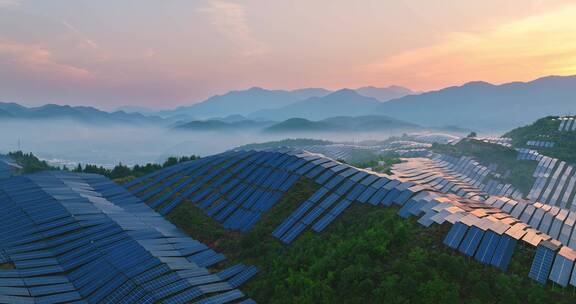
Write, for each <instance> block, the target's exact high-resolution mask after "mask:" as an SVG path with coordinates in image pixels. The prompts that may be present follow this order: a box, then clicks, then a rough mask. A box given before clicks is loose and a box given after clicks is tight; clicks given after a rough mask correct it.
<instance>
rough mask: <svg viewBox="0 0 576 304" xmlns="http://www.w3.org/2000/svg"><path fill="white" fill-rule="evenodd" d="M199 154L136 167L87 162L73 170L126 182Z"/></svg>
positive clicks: (193, 157) (197, 157)
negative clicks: (109, 165)
mask: <svg viewBox="0 0 576 304" xmlns="http://www.w3.org/2000/svg"><path fill="white" fill-rule="evenodd" d="M199 158H200V157H199V156H196V155H192V156H182V157H175V156H171V157H169V158H168V159H167V160H166V161H165V162H164V163H163V164H162V165H160V164H153V163H147V164H146V165H142V166H140V165H135V166H134V167H128V166H125V165H123V164H122V163H120V164H118V165H116V166H115V167H114V168H112V169H107V168H104V167H102V166H96V165H90V164H87V165H85V166H84V167H82V165H80V164H78V166H77V167H76V168H74V169H73V170H72V171H73V172H80V173H95V174H100V175H104V176H106V177H108V178H111V179H113V180H115V181H116V182H118V183H126V182H129V181H130V180H132V179H134V178H136V177H139V176H143V175H146V174H150V173H152V172H154V171H156V170H160V169H162V168H166V167H169V166H173V165H176V164H178V163H182V162H187V161H191V160H196V159H199Z"/></svg>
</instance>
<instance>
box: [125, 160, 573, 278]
mask: <svg viewBox="0 0 576 304" xmlns="http://www.w3.org/2000/svg"><path fill="white" fill-rule="evenodd" d="M410 161H417V162H418V161H419V162H420V163H413V164H411V165H408V166H407V165H406V163H403V164H399V165H397V166H396V167H395V168H394V170H393V171H394V172H396V173H397V174H395V175H392V176H389V175H385V174H379V173H375V172H372V171H366V170H362V169H358V168H354V167H351V166H349V165H346V164H342V163H339V162H337V161H335V160H332V159H330V158H327V157H324V156H322V155H318V154H312V153H308V152H301V151H258V152H257V151H233V152H228V153H224V154H220V155H217V156H213V157H209V158H205V159H203V160H199V161H193V162H189V163H185V164H181V165H178V166H175V167H171V168H168V169H165V170H162V171H159V172H156V173H154V174H152V175H150V176H147V177H143V178H140V179H139V180H136V181H134V182H132V183H131V184H130V185H128V186H129V187H130V188H131V189H132V191H133V192H135V193H138V194H139V195H140V196H145V195H147V194H146V193H147V191H146V188H149V189H150V190H148V191H153V189H155V188H156V187H158V186H155V184H157V183H161V184H163V185H164V186H166V185H167V184H173V185H175V186H174V187H175V188H176V187H178V185H179V184H177V183H176V182H173V181H174V180H177V181H180V182H182V181H186V180H190V176H194V178H193V180H194V181H193V182H189V184H190V185H191V186H190V187H195V188H194V189H196V191H186V190H185V189H186V188H185V187H184V188H181V190H182V191H183V192H186V193H187V195H188V197H189V198H190V199H189V200H190V203H191V204H194V205H195V206H197V207H198V208H202V209H203V210H205V211H206V213H207V214H208V215H210V216H212V217H214V218H217V219H218V220H220V221H221V222H222V223H223V225H224V226H225V227H228V228H230V229H238V227H236V226H233V225H230V224H229V222H228V219H229V218H230V214H233V213H234V212H236V211H237V210H248V209H249V208H250V207H249V206H250V205H251V203H247V201H249V200H250V195H249V194H246V195H244V196H243V198H242V199H240V196H242V193H244V192H246V191H249V192H252V191H255V190H248V189H244V190H242V191H240V190H239V191H238V193H237V194H234V195H231V193H232V192H234V189H236V187H239V185H242V184H250V185H251V186H253V187H254V189H260V188H262V187H263V188H265V189H266V190H267V191H268V192H273V191H279V192H280V193H284V192H286V191H289V189H290V186H291V185H293V182H290V183H288V184H286V185H287V186H285V187H269V186H264V184H262V183H260V182H258V181H257V180H258V179H260V178H262V179H263V180H276V178H270V177H268V178H265V177H262V176H265V175H266V174H263V173H261V172H263V171H261V170H267V172H268V173H267V174H268V175H266V176H271V174H277V176H283V177H282V178H280V180H292V179H293V180H298V179H300V178H301V177H303V176H305V177H306V178H307V179H309V180H311V181H313V182H315V183H316V184H317V185H318V186H319V188H318V190H317V191H316V192H315V193H313V194H312V195H311V196H310V197H308V198H306V199H305V200H304V201H303V202H287V204H294V206H293V207H292V212H291V213H290V214H289V215H288V217H287V218H286V219H284V221H282V222H281V223H280V224H279V225H278V226H277V227H276V228H275V229H274V230H273V232H272V235H273V236H274V237H276V238H277V239H279V240H280V241H281V242H283V243H286V244H289V243H291V242H293V241H294V240H296V239H297V238H298V237H299V236H301V235H302V234H303V233H305V232H307V231H311V232H315V233H319V232H322V231H324V230H325V229H326V228H327V227H329V225H330V224H331V223H332V222H333V221H334V220H336V219H337V218H338V217H339V216H340V215H341V214H342V213H343V212H345V211H346V210H347V209H348V208H350V206H352V205H353V204H370V205H373V206H382V207H389V206H396V207H397V208H398V214H399V216H401V217H404V218H407V217H411V216H414V217H417V222H418V223H420V224H421V225H423V226H426V227H428V226H431V225H434V224H443V223H448V224H451V225H452V226H451V228H450V230H449V232H448V234H447V235H446V237H445V239H444V243H445V244H446V245H447V246H449V247H451V248H453V249H455V250H458V251H460V252H461V253H462V254H465V255H468V256H470V257H473V258H474V259H476V260H477V261H479V262H481V263H484V264H487V265H492V266H495V267H498V268H501V269H503V270H505V269H507V267H508V265H509V263H510V260H511V259H512V255H513V252H514V249H515V248H516V245H517V244H518V243H523V244H526V245H530V246H533V247H536V248H538V249H537V252H538V251H541V250H542V249H540V248H541V247H542V246H545V245H543V244H548V243H551V244H554V245H555V246H557V248H558V249H559V250H557V251H554V252H553V253H554V254H553V259H552V261H553V263H552V266H551V270H550V273H547V274H546V275H549V276H548V277H547V279H550V280H552V281H554V282H555V280H556V276H554V277H553V276H552V274H554V275H557V271H555V270H554V269H555V268H554V267H564V268H562V270H561V273H562V276H563V275H564V273H565V272H569V273H572V266H573V265H572V264H570V263H569V262H565V261H563V260H562V259H568V260H569V261H573V260H571V257H572V256H573V255H574V254H575V251H574V248H576V233H572V232H573V230H574V226H575V223H576V212H571V211H569V210H566V209H561V208H559V207H557V206H551V205H547V204H542V203H533V202H530V201H525V200H522V199H513V198H511V197H506V196H490V195H486V193H484V192H482V190H479V189H478V188H475V187H474V184H477V182H478V181H479V180H481V179H480V177H481V176H483V175H484V172H485V171H486V170H489V168H479V167H478V165H477V164H476V163H474V162H470V160H469V159H466V160H462V164H459V166H458V168H459V167H460V166H461V167H462V168H464V167H468V169H466V171H462V169H459V170H451V171H447V170H445V169H444V167H443V166H441V165H439V164H438V161H437V160H430V159H428V160H424V159H420V160H419V159H411V160H410ZM434 166H436V167H434ZM418 170H420V171H421V172H420V173H419V172H418ZM245 171H246V172H250V173H249V174H250V177H252V176H253V177H252V180H251V182H248V181H246V179H247V178H249V177H248V175H249V174H242V173H243V172H245ZM468 171H469V172H473V174H462V173H460V172H468ZM195 172H203V173H195ZM216 172H217V173H216ZM422 172H423V173H422ZM429 173H430V175H429V176H425V175H426V174H429ZM419 174H420V175H419ZM422 174H424V175H422ZM438 174H440V176H439V175H438ZM455 175H458V176H455ZM222 176H226V178H222ZM162 181H163V182H162ZM228 185H232V186H228ZM238 189H243V188H241V187H239V188H238ZM274 189H280V190H274ZM442 189H450V191H441V190H442ZM161 192H162V191H159V192H158V193H157V194H155V195H161V194H160V193H161ZM167 193H172V194H171V195H172V197H171V198H170V199H166V201H167V202H171V201H173V200H177V199H179V197H181V196H180V195H178V194H174V193H173V192H172V191H169V192H167ZM200 193H202V194H201V195H200ZM234 193H235V192H234ZM197 195H198V197H197V199H192V198H193V197H196V196H197ZM212 195H217V196H218V197H219V198H218V199H215V200H226V201H227V203H226V205H225V206H224V207H223V208H221V209H220V210H224V209H226V208H227V206H234V207H233V209H234V210H232V211H229V212H226V214H228V217H225V216H221V217H219V216H218V214H220V213H219V212H211V211H210V210H212V209H211V208H213V206H217V205H214V201H213V200H212V199H210V197H211V196H212ZM147 196H149V198H150V199H149V200H148V202H149V203H151V202H154V201H156V200H157V198H154V195H150V194H148V195H147ZM280 196H282V195H281V194H280ZM162 197H167V195H166V194H164V195H162ZM186 201H188V200H186ZM206 201H212V203H206ZM267 201H270V202H271V203H270V204H269V205H274V204H275V203H277V201H278V199H276V198H272V200H268V199H267ZM180 203H181V202H180ZM267 210H269V208H268V209H266V210H262V211H261V213H260V214H263V213H264V212H266V211H267ZM247 222H250V221H247ZM227 223H228V224H227ZM546 255H547V254H546ZM556 261H558V262H556ZM533 263H535V264H540V263H541V262H540V260H539V255H537V256H536V257H535V260H534V262H533ZM546 263H548V262H546ZM555 264H558V265H560V266H554V265H555ZM534 267H536V266H534ZM567 267H570V269H569V270H567ZM539 275H541V274H539ZM533 278H535V279H538V280H540V276H538V277H536V276H533ZM547 279H546V280H547Z"/></svg>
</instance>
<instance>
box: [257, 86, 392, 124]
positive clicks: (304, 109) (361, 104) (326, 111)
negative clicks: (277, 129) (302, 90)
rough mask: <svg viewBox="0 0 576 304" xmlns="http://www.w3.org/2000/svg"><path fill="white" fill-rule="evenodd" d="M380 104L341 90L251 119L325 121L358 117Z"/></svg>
mask: <svg viewBox="0 0 576 304" xmlns="http://www.w3.org/2000/svg"><path fill="white" fill-rule="evenodd" d="M379 105H381V103H380V102H379V101H378V100H376V99H374V98H371V97H366V96H362V95H360V94H358V93H357V92H356V91H354V90H350V89H343V90H339V91H336V92H334V93H331V94H329V95H326V96H324V97H311V98H308V99H305V100H302V101H299V102H296V103H293V104H290V105H287V106H284V107H280V108H276V109H269V110H259V111H256V112H254V113H251V114H249V115H248V117H251V118H259V119H271V120H282V119H288V118H293V117H299V118H306V119H314V120H318V119H325V118H328V117H334V116H359V115H367V114H370V113H372V111H373V110H374V109H376V108H377V107H378V106H379Z"/></svg>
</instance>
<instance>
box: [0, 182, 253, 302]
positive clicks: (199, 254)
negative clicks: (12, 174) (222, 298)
mask: <svg viewBox="0 0 576 304" xmlns="http://www.w3.org/2000/svg"><path fill="white" fill-rule="evenodd" d="M15 184H16V185H17V187H13V186H14V185H15ZM26 189H31V190H33V192H34V193H35V194H34V196H33V197H32V198H33V200H27V199H26V198H25V197H23V196H19V195H14V196H11V197H12V198H8V197H4V198H2V199H0V207H1V208H2V209H3V210H5V209H6V210H12V211H13V212H15V213H20V214H24V211H23V210H26V209H27V214H28V215H29V216H28V217H25V216H16V217H14V218H15V219H16V218H18V220H16V221H15V222H11V224H15V223H19V222H20V223H22V224H23V227H28V228H26V229H21V230H20V231H19V232H20V233H22V234H20V235H17V232H18V230H14V232H16V234H14V233H13V234H12V235H6V234H0V252H2V254H3V257H4V259H6V258H8V259H11V260H13V261H14V265H15V267H16V268H17V271H16V270H14V271H12V270H10V271H1V273H2V274H4V275H6V274H8V273H12V276H16V277H17V278H19V279H17V280H13V281H14V282H13V283H9V282H6V280H5V279H0V298H2V299H7V298H6V297H5V294H4V293H5V292H7V293H16V290H15V289H13V290H4V292H3V291H2V288H3V287H1V286H2V285H3V284H4V285H5V284H7V283H8V284H12V285H14V284H20V286H29V287H30V288H29V289H28V290H29V291H30V295H31V298H29V299H34V300H35V301H36V302H38V303H44V302H74V301H88V302H94V303H97V302H105V301H113V302H127V301H134V302H138V303H142V302H146V301H148V300H150V301H153V302H155V301H158V300H159V299H162V298H166V300H167V301H173V300H174V299H178V301H189V300H191V299H193V298H195V297H198V296H200V295H201V294H202V293H201V292H200V293H198V290H192V289H191V288H192V287H191V286H190V285H188V283H187V281H185V280H183V279H182V278H181V277H179V276H178V275H175V274H174V273H175V272H174V271H178V270H184V269H190V270H192V269H196V270H197V269H200V270H201V272H204V273H209V271H208V270H207V269H205V268H201V267H207V266H210V265H214V264H215V263H218V262H220V261H222V260H223V259H224V257H223V256H222V255H221V254H218V253H216V252H214V251H212V250H206V249H207V247H206V246H205V245H203V244H201V243H199V242H197V241H195V240H192V239H190V238H189V237H187V236H185V235H184V234H183V233H182V232H180V231H178V230H177V229H176V228H175V227H174V226H173V225H171V224H169V223H168V222H166V221H165V220H164V219H162V218H161V217H160V216H159V215H158V214H156V213H154V212H153V211H151V210H150V209H149V208H148V207H146V206H145V205H144V203H143V202H142V201H140V200H139V199H137V198H135V197H133V196H132V195H131V194H129V193H128V192H126V191H125V190H123V188H121V187H119V186H117V185H116V184H114V183H113V182H111V181H109V180H107V179H105V178H103V177H101V176H97V175H81V174H69V173H56V172H54V173H42V174H37V175H31V176H29V177H19V178H16V179H14V180H11V181H10V182H8V183H0V193H2V194H4V193H12V192H14V191H18V192H19V193H21V192H22V191H26ZM4 206H6V207H7V208H4ZM14 206H19V208H14ZM118 207H120V208H118ZM108 210H109V211H113V213H108ZM103 211H104V212H103ZM109 214H112V216H110V217H109ZM0 217H1V216H0ZM27 218H28V219H27ZM33 219H34V220H33ZM32 220H33V221H32ZM26 221H28V222H26ZM2 223H5V221H0V229H1V228H3V224H2ZM78 223H82V224H78ZM86 224H89V225H86ZM153 227H154V228H153ZM155 228H157V229H155ZM36 231H43V235H42V236H39V235H37V236H35V237H34V238H29V237H28V235H29V233H36ZM14 236H17V237H18V238H19V239H20V240H17V238H14ZM42 237H45V238H46V239H42ZM48 238H50V239H48ZM135 239H137V240H139V241H140V242H141V243H138V242H136V241H135ZM22 241H25V242H28V244H27V245H25V246H18V244H20V243H21V242H22ZM16 246H18V247H16ZM6 254H7V256H5V255H6ZM153 256H157V257H158V258H154V257H153ZM188 261H193V263H190V262H188ZM152 269H158V270H159V271H157V272H154V273H153V272H151V270H152ZM196 270H195V271H196ZM163 274H164V275H163ZM55 275H58V276H55ZM144 275H146V279H144ZM0 277H1V275H0ZM20 278H21V279H20ZM138 278H143V280H142V281H141V282H140V283H138V284H134V283H132V282H130V280H129V279H131V280H133V281H134V282H136V281H138ZM19 282H20V283H19ZM239 282H240V283H241V282H242V281H241V280H240V281H239ZM236 283H238V282H236ZM225 286H230V284H229V283H227V282H225V280H224V279H220V278H219V279H218V280H217V281H215V284H208V285H202V286H200V287H199V288H200V289H204V290H210V291H211V292H221V291H224V290H230V287H225ZM16 287H17V286H16ZM176 295H178V297H177V298H176ZM183 295H186V296H183ZM12 300H17V299H13V298H12ZM0 302H2V300H0Z"/></svg>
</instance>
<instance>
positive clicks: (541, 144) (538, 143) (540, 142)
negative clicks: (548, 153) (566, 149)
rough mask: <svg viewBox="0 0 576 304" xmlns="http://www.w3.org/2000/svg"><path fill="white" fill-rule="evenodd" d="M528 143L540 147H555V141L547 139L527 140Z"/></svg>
mask: <svg viewBox="0 0 576 304" xmlns="http://www.w3.org/2000/svg"><path fill="white" fill-rule="evenodd" d="M526 145H527V146H532V147H538V148H554V145H555V143H554V142H553V141H545V140H529V141H527V142H526Z"/></svg>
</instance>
